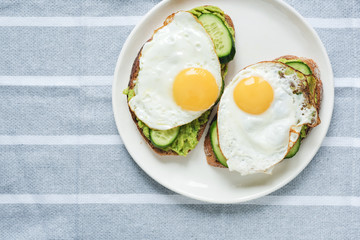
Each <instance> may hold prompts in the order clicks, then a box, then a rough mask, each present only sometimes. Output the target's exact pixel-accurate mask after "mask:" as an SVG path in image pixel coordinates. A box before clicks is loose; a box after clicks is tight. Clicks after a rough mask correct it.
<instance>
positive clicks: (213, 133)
mask: <svg viewBox="0 0 360 240" xmlns="http://www.w3.org/2000/svg"><path fill="white" fill-rule="evenodd" d="M210 142H211V147H212V149H213V151H214V153H215V156H216V158H217V160H218V161H219V162H220V163H221V164H222V165H224V166H225V167H228V165H227V164H226V158H225V157H224V155H223V154H222V152H221V150H220V147H219V141H218V133H217V120H215V121H213V122H212V124H211V126H210Z"/></svg>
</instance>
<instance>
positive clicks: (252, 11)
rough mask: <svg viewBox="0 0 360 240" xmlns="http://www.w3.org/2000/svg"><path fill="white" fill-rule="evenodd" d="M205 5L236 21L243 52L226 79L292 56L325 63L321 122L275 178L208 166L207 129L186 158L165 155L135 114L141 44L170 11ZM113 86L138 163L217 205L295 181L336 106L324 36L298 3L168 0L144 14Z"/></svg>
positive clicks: (118, 116)
mask: <svg viewBox="0 0 360 240" xmlns="http://www.w3.org/2000/svg"><path fill="white" fill-rule="evenodd" d="M201 5H215V6H218V7H220V8H221V9H222V10H223V11H224V12H225V13H227V14H228V15H229V16H230V17H231V18H232V20H233V22H234V26H235V31H236V50H237V53H236V55H235V58H234V60H233V61H232V62H230V64H229V73H228V75H227V77H226V79H225V81H226V82H229V81H230V80H231V79H232V77H234V76H235V74H236V73H237V72H238V71H240V70H241V69H242V68H243V67H245V66H247V65H249V64H253V63H256V62H259V61H264V60H272V59H274V58H277V57H279V56H283V55H288V54H291V55H297V56H302V57H307V58H312V59H314V60H315V62H317V63H318V65H319V68H320V71H321V79H322V81H323V88H324V95H323V101H322V106H321V111H320V118H321V120H322V123H321V124H320V125H319V126H317V127H316V128H315V129H313V131H312V132H311V134H310V135H309V136H308V137H307V138H306V139H305V140H304V142H303V144H302V145H301V148H300V150H299V152H298V153H297V154H296V156H295V157H294V158H291V159H287V160H284V161H282V162H281V163H280V164H278V165H277V166H276V167H275V169H274V170H273V173H272V175H266V174H255V175H250V176H240V175H239V174H237V173H236V172H230V171H229V170H228V169H221V168H214V167H211V166H209V165H208V164H207V162H206V158H205V154H204V142H203V141H204V137H205V134H204V135H203V137H202V139H201V141H200V142H199V144H198V145H197V147H196V148H195V149H194V150H193V151H192V152H191V153H190V154H189V155H188V156H187V157H180V156H171V157H169V156H159V155H157V154H155V153H154V152H153V151H152V150H151V149H150V147H149V146H148V145H147V143H146V142H145V141H144V140H143V139H142V137H141V136H140V134H139V132H138V130H137V128H136V126H135V124H134V122H133V120H132V118H131V116H130V113H129V110H128V106H127V102H126V96H125V95H123V94H122V91H123V89H125V88H126V87H127V85H128V82H129V76H130V72H131V67H132V63H133V61H134V59H135V57H136V55H137V53H138V51H139V49H140V48H141V46H142V45H143V44H144V42H146V41H147V40H148V39H149V38H150V37H151V35H152V33H153V30H155V29H156V28H158V27H159V26H161V25H162V23H163V21H164V19H165V18H166V17H167V16H168V15H170V14H172V13H174V12H177V11H179V10H190V9H192V8H193V7H196V6H201ZM112 90H113V91H112V100H113V109H114V115H115V121H116V125H117V128H118V130H119V133H120V135H121V138H122V140H123V143H124V144H125V146H126V148H127V150H128V151H129V153H130V155H131V156H132V157H133V159H134V161H136V163H137V164H138V165H139V166H140V167H141V168H142V169H143V170H144V171H145V172H146V173H147V174H148V175H149V176H151V177H152V178H153V179H155V180H156V181H157V182H159V183H160V184H162V185H163V186H165V187H167V188H169V189H171V190H173V191H175V192H177V193H180V194H183V195H185V196H188V197H191V198H194V199H198V200H203V201H208V202H214V203H237V202H243V201H247V200H251V199H255V198H258V197H261V196H264V195H266V194H269V193H271V192H273V191H275V190H277V189H279V188H280V187H282V186H284V185H285V184H287V183H288V182H290V181H291V180H292V179H294V178H295V177H296V176H297V175H298V174H299V173H300V172H301V171H302V170H303V169H304V168H305V167H306V166H307V165H308V163H309V162H310V161H311V159H312V158H313V157H314V155H315V154H316V152H317V151H318V149H319V147H320V145H321V142H322V141H323V139H324V137H325V135H326V132H327V129H328V127H329V124H330V119H331V115H332V109H333V103H334V86H333V75H332V69H331V65H330V61H329V58H328V56H327V53H326V50H325V48H324V46H323V44H322V42H321V41H320V39H319V37H318V35H317V34H316V32H315V31H314V30H313V29H312V28H311V27H310V26H309V25H308V24H307V23H306V22H305V21H304V19H303V18H302V17H301V16H300V15H299V14H298V13H297V12H296V11H295V10H294V9H293V8H291V7H290V6H288V5H287V4H285V3H284V2H282V1H275V0H274V1H268V0H263V1H262V0H257V1H254V0H223V1H217V0H209V1H203V0H187V1H185V0H169V1H168V0H165V1H162V2H161V3H159V4H158V5H157V6H156V7H154V8H153V9H152V10H151V11H150V12H149V13H148V14H147V15H146V16H145V17H144V18H143V19H142V21H141V22H140V23H139V24H138V25H137V26H136V27H135V28H134V30H133V31H132V33H131V34H130V36H129V37H128V39H127V41H126V42H125V44H124V46H123V48H122V51H121V54H120V56H119V59H118V61H117V65H116V69H115V79H114V82H113V89H112ZM206 132H207V129H206Z"/></svg>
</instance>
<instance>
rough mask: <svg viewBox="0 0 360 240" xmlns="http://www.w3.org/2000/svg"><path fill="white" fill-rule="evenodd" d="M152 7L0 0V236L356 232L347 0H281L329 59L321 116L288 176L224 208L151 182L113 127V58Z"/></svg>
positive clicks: (359, 62) (150, 0) (358, 194)
mask: <svg viewBox="0 0 360 240" xmlns="http://www.w3.org/2000/svg"><path fill="white" fill-rule="evenodd" d="M269 1H270V0H269ZM159 2H160V1H159V0H133V1H123V0H82V1H75V0H66V1H62V0H52V1H46V0H2V1H1V2H0V53H1V54H0V239H7V240H10V239H16V240H18V239H99V240H100V239H359V238H360V157H359V156H360V131H359V129H360V119H359V116H360V47H359V39H360V1H359V0H345V1H340V0H328V1H322V0H286V2H287V3H288V4H289V5H291V6H292V7H294V8H295V9H296V10H297V11H298V12H299V13H300V14H301V15H302V16H303V17H305V19H306V20H307V21H309V23H311V24H315V25H314V28H315V30H316V32H317V33H318V34H319V36H320V38H321V40H322V41H323V43H324V45H325V48H326V50H327V52H328V54H329V57H330V60H331V62H332V67H333V71H334V77H335V79H334V81H335V106H334V113H333V117H332V122H331V125H330V128H329V131H328V133H327V136H326V139H325V144H323V146H322V147H321V148H320V149H319V151H318V153H317V154H316V156H315V157H314V159H313V160H312V161H311V163H310V164H309V165H308V167H307V168H306V169H305V171H303V172H302V173H301V174H300V175H299V176H298V177H296V178H295V179H294V180H293V181H291V182H290V183H289V184H287V185H286V186H285V187H283V188H281V189H280V190H278V191H276V192H274V193H272V194H270V195H269V196H267V197H265V198H261V199H259V200H257V201H251V202H249V203H246V204H235V205H219V204H203V203H201V202H197V201H192V200H190V199H187V198H186V197H183V196H180V195H177V194H175V193H174V192H172V191H170V190H168V189H166V188H164V187H163V186H161V185H159V184H158V183H157V182H155V181H154V180H152V179H151V178H150V177H148V176H147V175H146V174H145V173H144V172H143V171H142V170H141V169H140V168H139V167H138V166H137V165H136V163H135V162H134V161H133V160H132V159H131V157H130V155H129V154H128V152H127V150H126V148H125V147H124V145H123V144H122V143H121V139H120V137H119V135H118V132H117V129H116V126H115V122H114V117H113V111H112V104H111V83H112V79H113V77H112V75H113V72H114V68H115V64H116V61H117V57H118V55H119V53H120V51H121V48H122V46H123V44H124V42H125V40H126V38H127V36H128V35H129V34H130V32H131V30H132V29H133V28H134V24H135V23H136V19H140V17H141V16H143V15H144V14H146V13H147V12H148V11H149V10H150V9H151V8H152V7H154V6H155V5H156V4H157V3H159ZM204 2H205V1H204ZM134 16H136V17H134ZM92 17H99V18H101V19H102V20H101V24H100V25H96V26H94V25H92ZM137 17H138V18H137ZM114 19H116V20H118V21H122V22H123V23H124V24H122V25H117V26H113V25H111V22H112V20H114ZM94 143H96V144H94ZM119 199H120V200H119Z"/></svg>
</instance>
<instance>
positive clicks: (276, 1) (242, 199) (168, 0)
mask: <svg viewBox="0 0 360 240" xmlns="http://www.w3.org/2000/svg"><path fill="white" fill-rule="evenodd" d="M175 1H176V0H163V1H161V2H159V3H158V4H156V5H155V6H154V7H153V8H152V9H151V10H150V11H148V12H147V13H146V14H145V15H144V16H143V17H142V19H141V21H140V22H139V23H137V24H136V26H135V27H134V28H133V30H132V31H131V33H130V34H129V35H128V37H127V39H126V41H125V42H124V44H123V46H122V48H121V52H120V54H119V57H118V59H117V62H116V67H115V71H114V78H113V82H112V108H113V115H114V119H115V124H116V128H117V130H118V133H119V135H120V137H121V139H123V137H122V134H121V129H122V128H121V127H120V122H121V119H120V117H118V116H119V115H120V114H117V113H118V111H119V110H117V109H118V108H117V105H116V101H115V95H116V94H120V93H118V91H117V90H118V88H117V85H118V84H117V78H118V75H119V68H120V66H121V60H122V59H123V58H124V55H125V54H124V53H125V49H127V48H128V46H129V45H130V39H131V38H132V37H133V35H135V33H136V32H137V31H138V28H140V26H141V25H142V24H143V22H144V21H145V20H146V19H147V18H148V16H150V15H152V13H153V12H156V11H157V10H158V9H159V8H161V7H163V6H164V5H166V4H169V3H171V2H175ZM271 2H272V3H273V4H279V5H281V7H283V8H285V9H286V10H288V11H289V12H290V13H291V14H293V15H295V16H296V17H297V18H298V19H299V20H300V21H301V22H302V23H303V24H304V25H305V26H306V28H307V30H309V31H310V32H311V34H312V35H313V36H314V37H315V39H316V41H317V42H318V44H319V46H320V50H321V52H323V53H324V56H326V58H325V61H326V65H328V66H329V74H330V76H329V79H328V82H327V84H330V90H331V92H330V93H329V94H330V96H331V100H332V101H331V105H330V109H329V116H330V120H329V121H328V123H327V124H326V126H325V127H324V134H323V136H320V137H321V141H320V142H319V146H317V151H316V152H314V153H313V154H311V155H310V157H309V158H308V160H307V161H306V162H304V164H303V166H302V167H299V168H298V169H296V171H294V173H293V174H291V175H290V176H289V177H287V178H285V179H284V180H282V181H281V182H279V183H278V184H276V185H274V186H271V187H270V188H268V189H267V190H264V191H262V192H259V193H255V194H250V195H248V196H245V197H240V198H232V199H229V200H228V201H219V200H216V199H210V198H208V197H201V196H198V195H194V194H192V193H189V192H186V191H183V190H181V189H176V188H174V187H172V186H171V184H168V183H166V182H164V181H162V180H160V179H159V178H158V177H157V176H156V175H154V174H152V173H151V172H150V171H148V169H146V168H144V167H143V166H142V164H141V161H138V160H136V157H134V155H135V154H134V153H133V152H131V151H129V148H128V146H127V143H126V141H123V144H124V145H125V147H126V150H127V151H128V153H129V154H130V156H131V157H132V159H133V160H134V162H136V164H137V165H138V166H139V167H140V168H141V169H142V171H144V172H145V173H146V174H147V175H148V176H150V177H151V178H152V179H153V180H155V181H156V182H157V183H158V184H160V185H162V186H164V187H166V188H168V189H169V190H171V191H173V192H175V193H178V194H181V195H183V196H186V197H189V198H192V199H195V200H200V201H203V202H208V203H215V204H236V203H241V202H246V201H250V200H254V199H257V198H260V197H263V196H266V195H268V194H270V193H272V192H274V191H276V190H278V189H280V188H282V187H283V186H285V185H286V184H288V183H289V182H291V181H292V180H293V179H295V178H296V177H297V176H298V175H299V174H300V173H301V172H302V171H303V170H304V169H305V168H306V167H307V166H308V165H309V163H310V162H311V161H312V159H313V158H314V156H315V154H316V153H317V152H318V150H319V148H320V147H321V143H322V142H323V141H324V138H325V136H326V133H327V132H328V130H329V126H330V123H331V117H332V115H333V110H334V75H333V69H332V64H331V61H330V59H329V56H328V54H327V51H326V48H325V46H324V44H323V42H322V41H321V39H320V37H319V35H318V34H317V32H316V31H315V30H314V28H313V27H312V26H311V25H310V24H309V23H308V22H307V21H306V20H305V19H304V17H303V16H302V15H301V14H300V13H298V12H297V11H296V10H295V9H294V8H293V7H292V6H290V5H289V4H287V3H286V2H284V1H282V0H272V1H271ZM329 100H330V99H329ZM327 104H329V102H327ZM207 125H208V123H207ZM206 129H208V126H207V127H206ZM206 129H205V130H206Z"/></svg>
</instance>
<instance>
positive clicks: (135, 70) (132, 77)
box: [127, 13, 235, 155]
mask: <svg viewBox="0 0 360 240" xmlns="http://www.w3.org/2000/svg"><path fill="white" fill-rule="evenodd" d="M174 16H175V13H173V14H171V15H169V16H168V17H167V18H166V19H165V21H164V23H163V25H162V26H161V27H160V28H158V29H156V30H155V31H154V33H153V35H154V34H155V33H156V31H158V30H159V29H161V28H163V27H164V26H166V25H167V24H169V23H170V22H171V21H172V20H173V18H174ZM225 20H226V22H227V23H228V24H229V26H230V27H232V28H233V29H234V31H235V28H234V24H233V22H232V20H231V18H230V16H228V15H226V14H225ZM151 40H152V37H151V38H150V39H149V40H148V41H147V42H149V41H151ZM141 51H142V48H141V49H140V50H139V53H138V55H137V57H136V58H135V60H134V63H133V66H132V70H131V75H130V81H129V84H128V87H129V89H133V88H134V87H135V85H136V79H137V77H138V74H139V70H140V61H139V59H140V57H141ZM127 101H128V106H129V99H127ZM129 111H130V113H131V117H132V119H133V121H134V123H135V124H136V127H137V128H138V130H139V132H140V134H141V136H142V137H143V138H144V140H145V141H146V142H147V143H148V145H149V146H150V147H151V148H152V150H153V151H155V152H156V153H157V154H159V155H178V154H177V153H176V152H174V151H172V150H169V151H164V150H162V149H160V148H157V147H155V146H154V145H153V144H152V142H151V141H150V140H149V139H148V138H147V137H146V136H145V135H144V133H143V131H142V129H141V128H140V127H139V125H138V121H137V119H136V115H135V113H134V112H133V111H132V110H131V108H130V106H129ZM209 116H210V114H209ZM208 121H209V117H208V119H207V121H206V122H205V123H204V124H203V125H202V126H201V127H200V130H199V132H198V134H197V140H198V141H199V140H200V138H201V136H202V135H203V133H204V131H205V128H206V124H207V122H208Z"/></svg>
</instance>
